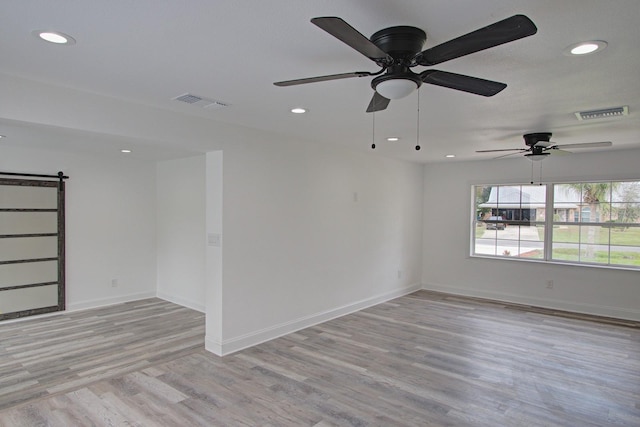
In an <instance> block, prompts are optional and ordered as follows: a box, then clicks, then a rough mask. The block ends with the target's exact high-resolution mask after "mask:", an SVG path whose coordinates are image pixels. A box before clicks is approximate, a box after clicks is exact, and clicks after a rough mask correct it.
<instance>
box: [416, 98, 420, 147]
mask: <svg viewBox="0 0 640 427" xmlns="http://www.w3.org/2000/svg"><path fill="white" fill-rule="evenodd" d="M416 92H417V93H418V112H417V114H416V116H417V118H416V120H417V123H416V151H418V150H420V91H419V90H418V91H416Z"/></svg>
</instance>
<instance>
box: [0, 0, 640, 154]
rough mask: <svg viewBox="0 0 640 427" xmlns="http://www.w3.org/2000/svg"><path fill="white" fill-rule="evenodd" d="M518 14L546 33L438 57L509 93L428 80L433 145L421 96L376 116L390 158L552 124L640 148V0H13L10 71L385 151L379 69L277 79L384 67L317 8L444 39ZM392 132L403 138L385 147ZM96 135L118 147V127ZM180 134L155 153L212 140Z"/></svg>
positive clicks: (0, 31) (12, 136) (6, 29)
mask: <svg viewBox="0 0 640 427" xmlns="http://www.w3.org/2000/svg"><path fill="white" fill-rule="evenodd" d="M517 13H519V14H525V15H527V16H528V17H529V18H531V20H533V22H534V23H535V24H536V26H537V27H538V33H537V34H536V35H534V36H531V37H528V38H525V39H522V40H518V41H515V42H512V43H509V44H505V45H502V46H498V47H495V48H492V49H489V50H486V51H482V52H478V53H475V54H472V55H469V56H466V57H462V58H458V59H455V60H452V61H449V62H446V63H443V64H440V65H438V66H437V67H436V68H438V69H441V70H445V71H451V72H455V73H461V74H468V75H472V76H476V77H481V78H485V79H489V80H497V81H501V82H504V83H507V84H508V87H507V89H505V90H504V91H503V92H501V93H499V94H498V95H496V96H494V97H492V98H485V97H482V96H477V95H471V94H467V93H463V92H458V91H455V90H451V89H445V88H441V87H437V86H433V85H423V86H422V88H421V89H420V95H419V105H420V115H419V121H420V126H419V135H420V144H421V145H422V147H423V149H422V150H421V151H420V152H416V151H415V150H414V148H413V147H414V146H415V143H416V134H417V123H418V115H417V106H418V95H417V92H416V94H414V95H411V96H409V97H408V98H405V99H402V100H398V101H392V102H391V104H390V106H389V108H388V109H387V110H386V111H383V112H380V113H376V114H375V138H376V143H377V146H378V148H377V149H376V153H379V154H381V155H385V156H390V157H395V158H398V159H405V160H411V161H417V162H436V161H437V162H440V161H445V159H444V155H445V154H449V153H452V154H455V155H456V156H457V158H456V160H455V161H457V160H473V159H490V158H493V157H496V156H495V155H493V154H477V153H475V150H482V149H494V148H495V149H500V148H518V147H524V142H523V140H522V137H521V135H522V134H523V133H527V132H533V131H538V132H542V131H549V132H553V135H554V136H553V139H552V140H553V141H555V142H558V143H560V144H563V143H578V142H592V141H612V142H613V144H614V145H613V149H622V148H634V147H640V116H638V114H637V113H638V111H640V83H638V70H640V51H639V50H638V42H639V41H640V25H638V23H639V22H640V3H639V2H638V1H637V0H617V1H615V2H612V1H602V0H549V1H547V0H536V1H531V0H528V1H524V0H514V1H504V0H404V1H403V0H394V1H389V0H350V1H340V2H339V1H335V0H314V1H299V0H270V1H258V0H254V1H249V0H246V1H236V0H215V1H214V0H209V1H206V0H188V1H179V0H103V1H98V0H84V1H80V0H75V1H74V0H56V1H51V0H2V2H0V43H1V44H0V73H2V74H4V75H10V76H19V77H20V78H24V79H30V80H35V81H38V82H41V83H46V84H50V85H56V86H62V87H67V88H72V89H76V90H80V91H86V92H90V93H93V94H101V95H105V96H108V97H110V98H115V99H121V100H122V101H123V108H126V106H128V105H131V104H132V103H135V104H142V105H146V106H150V107H154V108H157V109H162V110H165V111H171V112H174V113H175V114H176V116H185V115H186V116H195V117H197V118H199V120H206V121H212V122H224V123H227V124H233V125H240V126H242V127H246V128H253V129H257V130H260V131H268V132H269V133H272V132H273V133H278V134H287V135H291V136H292V137H294V138H295V139H304V140H311V141H313V142H318V143H323V144H338V145H341V146H344V147H349V148H352V149H356V150H363V151H365V150H368V151H370V150H371V149H370V148H369V147H370V145H371V142H372V137H373V121H372V118H373V117H372V114H370V113H369V114H368V113H365V109H366V107H367V105H368V103H369V100H370V98H371V96H372V94H373V91H372V89H371V87H370V80H371V78H370V77H364V78H354V79H346V80H337V81H328V82H320V83H314V84H308V85H300V86H292V87H276V86H274V85H273V82H275V81H280V80H288V79H295V78H303V77H312V76H317V75H324V74H334V73H343V72H351V71H362V70H365V71H377V69H378V67H377V66H376V65H375V64H374V63H373V62H372V61H370V60H368V59H367V58H365V57H364V56H362V55H360V54H359V53H357V52H356V51H354V50H352V49H350V48H349V47H348V46H346V45H344V44H343V43H341V42H340V41H338V40H337V39H335V38H333V37H332V36H330V35H329V34H327V33H326V32H324V31H322V30H320V29H319V28H317V27H316V26H314V25H312V24H311V23H310V22H309V20H310V19H311V18H313V17H316V16H339V17H341V18H343V19H344V20H345V21H347V22H348V23H350V24H351V25H352V26H353V27H355V28H356V29H357V30H359V31H360V32H362V33H363V34H364V35H366V36H370V35H371V34H373V33H374V32H376V31H378V30H380V29H382V28H386V27H389V26H395V25H411V26H415V27H419V28H422V29H423V30H425V32H426V33H427V37H428V40H427V43H426V45H425V48H429V47H432V46H435V45H437V44H440V43H443V42H445V41H448V40H450V39H452V38H455V37H457V36H459V35H462V34H465V33H468V32H470V31H473V30H476V29H478V28H480V27H483V26H486V25H489V24H491V23H493V22H496V21H499V20H501V19H504V18H506V17H509V16H511V15H514V14H517ZM38 29H49V30H57V31H61V32H64V33H67V34H70V35H72V36H73V37H74V38H75V39H76V40H77V43H76V44H75V45H72V46H56V45H52V44H47V43H44V42H42V41H40V40H38V39H36V37H34V36H33V35H32V31H34V30H38ZM584 40H605V41H606V42H607V43H608V47H607V48H606V49H605V50H604V51H602V52H600V53H597V54H592V55H586V56H582V57H570V56H567V55H565V54H563V49H564V48H565V47H567V46H569V45H571V44H573V43H576V42H580V41H584ZM423 69H425V68H423V67H417V68H416V69H414V71H418V72H419V71H422V70H423ZM184 93H192V94H195V95H198V96H201V97H205V98H210V99H214V100H218V101H221V102H224V103H227V104H229V105H230V106H229V107H226V108H219V109H202V108H198V107H195V106H193V105H188V104H184V103H179V102H177V101H173V100H172V98H174V97H176V96H178V95H181V94H184ZM1 95H2V94H1V93H0V96H1ZM0 99H1V98H0ZM1 102H2V103H7V102H13V103H15V102H17V103H18V104H19V102H20V100H8V99H2V101H1ZM623 105H628V106H629V111H630V115H629V116H628V117H623V118H611V119H600V120H593V121H588V122H586V121H585V122H580V121H578V120H577V119H576V117H575V115H574V114H573V113H574V112H576V111H580V110H594V109H601V108H607V107H615V106H623ZM296 106H303V107H305V108H307V109H308V110H309V111H308V113H307V114H304V115H293V114H291V113H290V112H289V110H290V109H291V108H292V107H296ZM23 107H24V108H26V106H23ZM27 128H31V132H36V133H38V132H46V133H49V134H51V133H53V132H55V129H51V128H46V127H45V128H43V126H42V125H41V124H40V123H38V120H37V119H36V118H33V122H32V123H31V122H30V121H29V120H24V121H22V122H21V123H20V124H19V125H16V123H13V122H12V121H11V120H9V119H8V118H6V117H1V116H0V134H5V135H7V136H8V138H7V139H5V140H4V141H5V142H4V143H7V144H9V143H11V144H21V143H26V142H25V141H21V140H20V138H24V135H25V134H27V133H28V132H27V130H26V129H27ZM16 129H18V130H16ZM83 132H86V129H85V130H84V131H83ZM64 133H65V135H64V140H66V141H69V140H70V138H71V139H73V130H71V131H69V130H65V132H64ZM78 133H80V132H79V131H78ZM38 134H40V133H38ZM83 135H84V136H86V134H84V133H83ZM76 136H77V137H78V141H79V142H78V143H77V144H75V145H73V144H72V147H71V148H74V149H75V148H78V147H77V145H78V144H82V142H81V140H82V138H80V137H81V136H82V135H76ZM387 136H399V137H400V138H401V140H400V141H399V142H394V143H391V142H386V141H384V138H386V137H387ZM119 137H122V136H119ZM89 139H91V141H92V147H94V146H95V147H98V146H102V147H103V148H101V149H102V150H104V149H105V148H104V144H106V142H105V141H108V140H109V135H103V134H100V135H99V136H97V137H95V136H94V137H92V138H89ZM30 140H33V138H31V139H30ZM145 143H146V144H147V149H148V151H149V156H150V157H153V156H154V155H153V154H151V151H153V149H152V148H150V147H149V146H148V145H149V144H148V141H146V142H145ZM111 144H112V145H114V146H116V145H118V142H117V140H116V141H115V142H114V141H113V140H112V141H111ZM175 144H176V146H175V147H168V146H167V145H166V142H165V143H163V145H162V146H161V147H160V146H159V147H157V150H158V153H160V152H161V153H160V154H158V153H156V154H155V157H156V158H167V157H172V156H177V155H179V154H180V153H184V152H185V151H184V150H190V149H192V150H194V151H201V147H196V146H195V145H194V146H193V147H191V146H190V145H189V141H184V140H181V141H179V142H178V141H176V142H175ZM178 144H179V145H178Z"/></svg>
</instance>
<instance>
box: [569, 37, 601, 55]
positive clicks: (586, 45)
mask: <svg viewBox="0 0 640 427" xmlns="http://www.w3.org/2000/svg"><path fill="white" fill-rule="evenodd" d="M605 47H607V42H605V41H602V40H590V41H586V42H580V43H576V44H572V45H571V46H569V47H567V48H566V49H565V50H564V51H565V54H566V55H588V54H590V53H596V52H599V51H601V50H602V49H604V48H605Z"/></svg>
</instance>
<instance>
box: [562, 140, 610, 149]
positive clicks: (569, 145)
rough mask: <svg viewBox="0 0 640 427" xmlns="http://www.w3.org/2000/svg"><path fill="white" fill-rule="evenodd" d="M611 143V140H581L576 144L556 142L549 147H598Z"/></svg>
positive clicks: (608, 145)
mask: <svg viewBox="0 0 640 427" xmlns="http://www.w3.org/2000/svg"><path fill="white" fill-rule="evenodd" d="M612 145H613V143H612V142H611V141H602V142H582V143H578V144H558V145H554V146H553V147H551V148H552V149H556V148H558V149H565V148H600V147H611V146H612Z"/></svg>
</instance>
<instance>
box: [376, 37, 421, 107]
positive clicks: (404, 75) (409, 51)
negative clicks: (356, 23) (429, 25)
mask: <svg viewBox="0 0 640 427" xmlns="http://www.w3.org/2000/svg"><path fill="white" fill-rule="evenodd" d="M370 40H371V42H372V43H373V44H375V45H376V46H377V47H379V48H380V49H381V50H382V51H383V52H385V53H387V54H388V55H389V56H391V57H392V58H393V62H392V63H390V64H389V63H384V62H381V63H380V65H381V66H383V67H385V68H386V72H385V74H383V75H381V76H378V77H376V78H374V79H373V80H372V81H371V87H372V88H373V90H376V91H377V92H378V93H380V94H381V95H383V96H385V91H384V90H378V85H379V84H380V83H382V82H388V83H387V85H389V84H393V83H391V82H390V81H391V80H394V81H395V80H400V81H398V82H397V83H396V85H398V86H405V88H404V89H400V88H398V94H399V95H396V96H390V95H389V94H388V92H387V95H386V97H390V98H396V99H397V98H399V97H402V96H405V95H406V93H407V91H410V90H412V89H411V88H413V86H410V85H406V84H403V83H401V81H407V80H408V81H411V82H413V83H415V88H413V90H415V89H417V88H419V87H420V86H421V85H422V79H421V78H420V76H419V75H418V74H416V73H414V72H412V71H411V70H410V69H409V67H410V66H412V65H414V64H412V62H413V59H414V57H415V55H416V54H417V53H419V52H421V51H422V48H423V47H424V44H425V42H426V41H427V35H426V33H425V32H424V31H422V30H421V29H420V28H415V27H408V26H398V27H390V28H385V29H384V30H380V31H378V32H376V33H374V34H373V35H372V36H371V39H370ZM381 92H382V93H381ZM391 92H392V93H393V92H395V91H394V90H393V89H392V90H391ZM400 94H401V95H402V96H400Z"/></svg>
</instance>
